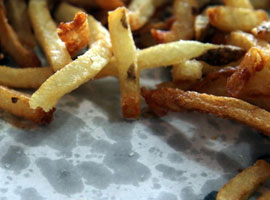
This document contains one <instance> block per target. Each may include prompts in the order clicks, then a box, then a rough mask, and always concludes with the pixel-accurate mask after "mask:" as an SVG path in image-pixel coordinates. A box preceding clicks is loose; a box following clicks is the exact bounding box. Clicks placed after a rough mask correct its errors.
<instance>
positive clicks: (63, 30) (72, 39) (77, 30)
mask: <svg viewBox="0 0 270 200" xmlns="http://www.w3.org/2000/svg"><path fill="white" fill-rule="evenodd" d="M57 32H58V35H59V37H60V38H61V40H62V41H63V42H65V44H66V47H67V49H68V52H69V53H70V55H71V56H72V57H75V56H76V55H77V53H78V52H79V51H80V50H82V49H83V48H85V47H86V46H87V45H88V44H89V40H90V30H89V25H88V19H87V14H85V13H83V12H78V13H77V14H76V16H75V18H74V20H73V21H72V22H67V23H61V24H60V25H59V27H58V30H57Z"/></svg>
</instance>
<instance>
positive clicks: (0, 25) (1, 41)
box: [0, 0, 40, 67]
mask: <svg viewBox="0 0 270 200" xmlns="http://www.w3.org/2000/svg"><path fill="white" fill-rule="evenodd" d="M0 30H1V31H0V45H1V47H2V48H3V50H4V52H6V53H7V54H9V55H10V56H11V57H12V58H13V59H14V61H15V62H16V63H17V64H18V65H19V66H21V67H38V66H40V62H39V59H38V57H37V56H36V54H35V53H34V52H33V51H31V50H28V49H26V48H24V47H23V45H22V44H21V42H20V41H19V38H18V36H17V35H16V33H15V31H14V30H13V29H12V27H11V26H10V25H9V24H8V22H7V19H6V15H5V7H4V3H3V0H0Z"/></svg>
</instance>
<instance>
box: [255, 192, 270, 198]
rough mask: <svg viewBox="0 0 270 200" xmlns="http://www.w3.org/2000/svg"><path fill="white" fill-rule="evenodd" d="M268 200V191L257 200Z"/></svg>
mask: <svg viewBox="0 0 270 200" xmlns="http://www.w3.org/2000/svg"><path fill="white" fill-rule="evenodd" d="M269 199H270V190H266V192H264V193H263V194H262V196H260V197H259V198H258V199H257V200H269Z"/></svg>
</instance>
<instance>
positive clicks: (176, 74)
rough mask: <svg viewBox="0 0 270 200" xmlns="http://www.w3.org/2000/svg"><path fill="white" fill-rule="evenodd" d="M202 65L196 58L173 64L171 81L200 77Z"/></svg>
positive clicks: (194, 79)
mask: <svg viewBox="0 0 270 200" xmlns="http://www.w3.org/2000/svg"><path fill="white" fill-rule="evenodd" d="M202 69H203V65H202V64H201V62H199V61H197V60H187V61H184V62H182V63H179V64H177V65H174V66H173V69H172V77H173V82H177V81H186V80H190V81H192V80H193V81H196V80H199V79H201V78H202V75H203V74H202Z"/></svg>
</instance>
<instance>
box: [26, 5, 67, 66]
mask: <svg viewBox="0 0 270 200" xmlns="http://www.w3.org/2000/svg"><path fill="white" fill-rule="evenodd" d="M29 15H30V19H31V22H32V25H33V28H34V32H35V35H36V37H37V40H38V42H39V43H40V45H41V47H42V48H43V50H44V52H45V54H46V57H47V59H48V62H49V63H50V66H51V67H52V68H53V70H54V71H57V70H59V69H61V68H63V67H64V66H65V65H67V64H68V63H70V62H71V57H70V55H69V53H68V50H67V48H66V46H65V43H64V42H62V41H61V39H60V38H59V36H58V34H57V27H56V24H55V23H54V21H53V19H52V17H51V15H50V12H49V10H48V6H47V2H46V1H40V0H30V2H29Z"/></svg>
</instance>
